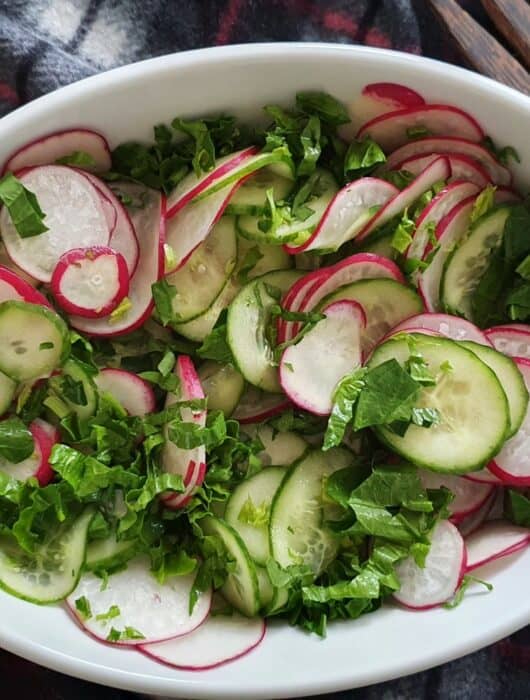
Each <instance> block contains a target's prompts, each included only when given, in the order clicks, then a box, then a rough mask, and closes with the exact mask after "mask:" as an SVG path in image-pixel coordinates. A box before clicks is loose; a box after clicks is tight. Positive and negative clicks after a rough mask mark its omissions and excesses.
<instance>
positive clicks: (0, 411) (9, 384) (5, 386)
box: [0, 372, 17, 416]
mask: <svg viewBox="0 0 530 700" xmlns="http://www.w3.org/2000/svg"><path fill="white" fill-rule="evenodd" d="M16 388H17V384H16V382H14V381H13V380H12V379H10V378H9V377H8V376H7V375H6V374H4V373H3V372H0V416H3V415H4V413H5V412H6V411H7V409H8V408H9V406H10V405H11V401H13V397H14V396H15V391H16Z"/></svg>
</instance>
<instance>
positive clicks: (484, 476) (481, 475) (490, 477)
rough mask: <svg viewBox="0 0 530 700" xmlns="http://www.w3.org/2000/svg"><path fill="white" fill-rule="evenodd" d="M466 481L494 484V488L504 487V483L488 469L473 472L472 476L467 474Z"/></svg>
mask: <svg viewBox="0 0 530 700" xmlns="http://www.w3.org/2000/svg"><path fill="white" fill-rule="evenodd" d="M464 479H469V480H470V481H476V482H477V483H478V484H493V485H494V486H502V484H503V481H502V480H501V479H499V477H498V476H495V474H493V472H491V471H490V470H489V469H488V467H484V469H479V471H477V472H471V473H470V474H465V475H464Z"/></svg>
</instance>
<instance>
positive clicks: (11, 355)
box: [0, 301, 70, 382]
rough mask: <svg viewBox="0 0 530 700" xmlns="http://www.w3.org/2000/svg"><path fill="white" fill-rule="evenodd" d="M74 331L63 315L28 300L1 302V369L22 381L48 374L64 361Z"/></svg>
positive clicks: (12, 377) (16, 379)
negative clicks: (71, 332)
mask: <svg viewBox="0 0 530 700" xmlns="http://www.w3.org/2000/svg"><path fill="white" fill-rule="evenodd" d="M69 351H70V335H69V332H68V327H67V325H66V324H65V322H64V321H63V319H62V318H61V317H60V316H58V315H57V314H56V313H55V312H54V311H52V310H51V309H48V308H46V307H44V306H37V305H36V304H27V303H26V302H24V301H4V302H2V303H1V304H0V371H2V372H4V374H7V376H8V377H10V378H11V379H14V380H15V381H18V382H25V381H29V380H31V379H38V378H39V377H46V376H48V375H49V374H51V373H52V371H53V370H54V369H55V368H56V367H59V366H60V365H62V364H63V362H64V361H65V359H66V357H67V356H68V353H69Z"/></svg>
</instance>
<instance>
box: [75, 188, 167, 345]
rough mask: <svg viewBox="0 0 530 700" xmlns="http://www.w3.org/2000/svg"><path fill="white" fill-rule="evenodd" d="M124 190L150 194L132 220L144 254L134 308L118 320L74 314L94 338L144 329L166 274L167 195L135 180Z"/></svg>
mask: <svg viewBox="0 0 530 700" xmlns="http://www.w3.org/2000/svg"><path fill="white" fill-rule="evenodd" d="M120 189H121V190H123V191H124V192H126V193H129V194H130V193H133V194H135V196H139V195H141V194H142V193H144V192H146V193H147V197H146V200H145V206H144V207H143V209H135V210H133V211H131V221H132V223H133V226H134V228H135V230H136V231H137V233H138V240H139V242H140V257H139V262H138V267H137V268H136V272H135V273H134V275H133V277H132V278H131V280H130V283H129V294H128V298H129V300H130V302H131V307H130V309H129V310H128V311H126V312H125V313H124V314H123V315H120V316H119V318H116V319H113V318H111V317H109V318H101V319H87V318H83V317H82V316H71V317H70V323H71V325H72V326H73V327H74V328H75V329H76V330H79V331H81V332H83V333H86V334H87V335H90V336H94V337H109V336H110V337H117V336H120V335H124V334H126V333H131V332H132V331H134V330H136V329H137V328H140V326H142V325H143V324H144V323H145V321H147V319H148V318H149V317H150V315H151V312H152V311H153V307H154V301H153V294H152V290H151V287H152V285H153V284H154V283H155V282H157V281H158V280H159V279H161V278H162V277H163V275H164V242H165V201H166V200H165V197H164V196H163V195H161V194H160V193H159V192H155V191H154V190H149V189H146V188H145V187H143V186H139V185H135V184H132V183H123V184H121V185H120Z"/></svg>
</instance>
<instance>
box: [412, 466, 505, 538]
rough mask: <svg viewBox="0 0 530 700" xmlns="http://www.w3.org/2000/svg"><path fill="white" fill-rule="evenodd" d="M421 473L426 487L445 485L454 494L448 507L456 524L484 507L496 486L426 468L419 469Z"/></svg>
mask: <svg viewBox="0 0 530 700" xmlns="http://www.w3.org/2000/svg"><path fill="white" fill-rule="evenodd" d="M419 475H420V479H421V483H422V484H423V486H424V488H427V489H439V488H441V487H442V486H445V488H447V489H449V491H451V492H452V493H453V494H454V496H455V498H454V500H452V501H451V503H450V504H449V506H448V509H449V512H450V513H451V518H450V520H451V522H453V523H454V524H455V525H456V524H458V523H459V522H461V521H462V520H464V518H466V517H468V516H469V515H471V514H472V513H475V512H476V511H477V510H479V509H480V508H482V507H483V506H484V504H485V503H486V502H487V501H488V500H489V499H490V498H491V494H492V493H493V490H494V488H495V487H494V486H493V485H492V484H480V483H473V482H472V481H469V480H466V479H464V478H463V477H461V476H454V475H452V474H438V473H436V472H430V471H427V470H426V469H421V470H419Z"/></svg>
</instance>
